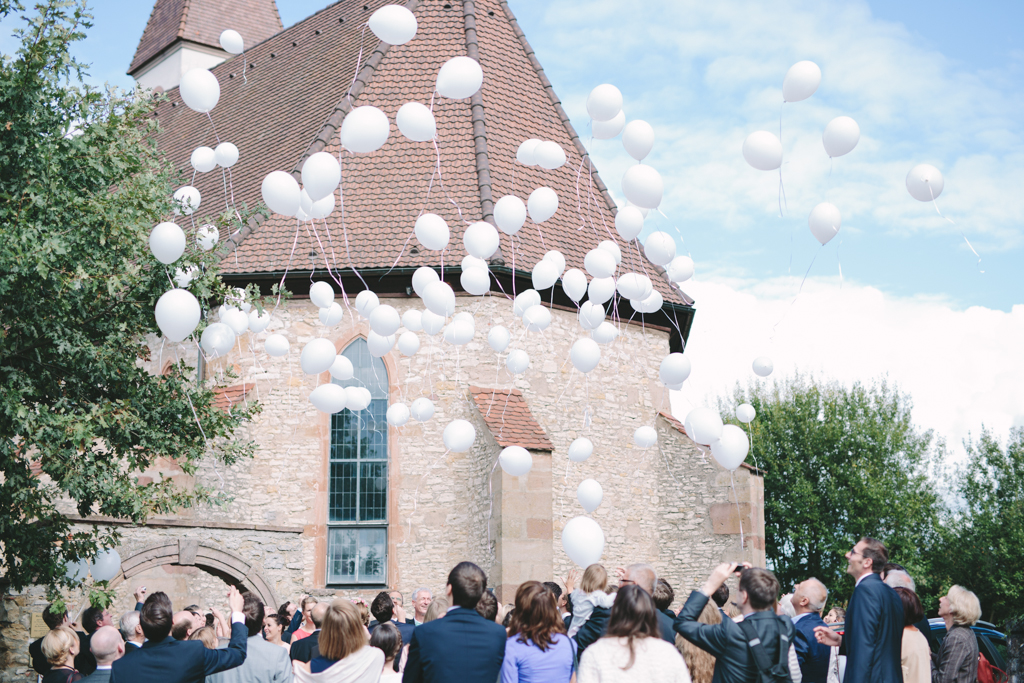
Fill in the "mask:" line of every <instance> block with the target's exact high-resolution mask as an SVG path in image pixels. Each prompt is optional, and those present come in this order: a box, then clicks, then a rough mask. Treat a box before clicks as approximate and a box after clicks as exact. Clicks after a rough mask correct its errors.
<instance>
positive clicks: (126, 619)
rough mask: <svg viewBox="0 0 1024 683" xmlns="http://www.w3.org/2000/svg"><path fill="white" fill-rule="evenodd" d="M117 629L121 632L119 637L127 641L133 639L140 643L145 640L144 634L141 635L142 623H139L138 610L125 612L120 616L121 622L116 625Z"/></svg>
mask: <svg viewBox="0 0 1024 683" xmlns="http://www.w3.org/2000/svg"><path fill="white" fill-rule="evenodd" d="M117 629H118V630H119V631H120V632H121V638H122V639H124V641H125V642H126V643H127V642H128V641H133V642H136V643H141V642H142V641H143V640H145V636H144V635H142V625H141V624H140V623H139V612H137V611H134V612H125V613H124V615H122V616H121V622H120V623H119V624H118V625H117Z"/></svg>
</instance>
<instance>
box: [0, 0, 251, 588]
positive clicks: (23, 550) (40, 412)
mask: <svg viewBox="0 0 1024 683" xmlns="http://www.w3.org/2000/svg"><path fill="white" fill-rule="evenodd" d="M12 9H14V10H20V9H21V8H20V7H19V6H17V5H16V4H15V5H14V7H13V8H12V5H11V3H10V2H6V1H4V0H0V12H3V13H6V12H7V11H10V10H12ZM24 19H25V27H24V29H23V30H21V31H19V33H18V36H19V38H20V41H21V47H20V49H19V50H18V51H17V53H16V54H15V55H5V56H4V57H3V63H2V65H0V472H2V477H0V539H2V546H3V554H2V560H0V570H2V574H3V578H4V580H5V581H6V582H7V583H8V584H9V585H10V586H11V587H12V588H14V589H19V588H21V587H24V586H25V585H27V584H30V583H39V584H45V585H49V586H51V588H52V587H56V586H58V585H61V584H64V585H67V584H68V581H67V579H66V578H65V576H64V574H65V569H64V568H65V564H66V563H67V562H68V561H74V560H78V559H81V558H87V559H88V558H90V557H91V556H92V555H93V554H94V553H95V552H96V550H97V548H98V547H107V546H111V545H113V544H115V543H116V541H117V534H116V532H115V531H113V530H111V529H110V528H105V529H99V528H97V527H92V528H91V529H88V528H83V527H81V526H73V525H72V524H71V523H70V522H69V520H68V519H67V517H66V516H65V515H64V514H63V513H62V511H61V510H62V509H64V510H68V509H74V510H75V511H76V512H77V513H78V514H79V515H83V516H84V515H89V514H99V515H107V516H111V517H116V518H121V519H129V520H133V521H135V522H143V521H144V520H145V519H146V518H147V516H148V515H151V514H153V513H162V512H170V511H173V510H176V509H178V508H180V507H183V506H189V505H194V504H197V503H200V502H207V501H211V500H212V499H214V498H215V491H213V490H211V489H208V488H205V487H203V486H197V487H196V488H195V489H193V490H184V489H182V488H179V487H176V486H175V484H174V483H173V482H171V481H170V480H162V479H157V480H156V481H152V482H149V483H140V482H139V475H140V474H141V473H142V472H144V471H146V470H147V468H149V467H151V465H153V463H154V461H155V460H156V459H157V458H158V457H165V458H171V459H173V460H174V461H175V462H176V463H177V464H178V465H179V466H180V467H181V468H182V469H183V470H184V471H185V472H186V473H188V474H192V473H194V472H195V471H196V467H197V465H198V464H199V463H200V461H201V460H202V459H203V458H207V457H209V458H215V459H217V460H218V461H220V462H223V463H231V462H233V461H235V460H236V459H238V458H241V457H246V456H248V455H249V454H251V451H252V445H251V444H250V443H247V442H240V441H238V440H234V439H232V438H231V437H232V435H233V433H234V432H235V430H236V428H237V427H238V425H239V424H240V423H241V422H242V421H244V420H246V419H247V418H249V417H250V416H251V413H252V411H253V410H256V409H258V406H256V405H255V404H249V406H248V408H246V407H236V408H234V409H233V410H232V411H231V412H224V411H222V410H219V409H217V408H215V407H214V405H213V398H214V394H213V392H212V390H211V387H210V386H208V385H197V384H196V378H195V373H194V371H191V370H190V369H189V368H188V367H187V366H186V365H185V364H184V361H182V362H179V363H178V365H177V366H175V367H174V368H173V369H172V371H171V372H170V373H169V374H167V375H165V376H155V375H151V374H149V373H148V372H147V371H146V370H145V369H144V368H143V365H142V361H144V360H146V359H148V358H149V354H150V347H149V346H148V345H147V343H146V338H147V335H153V334H155V333H157V331H158V330H157V328H156V322H155V319H154V315H153V309H154V306H155V304H156V301H157V299H158V297H159V296H160V295H161V294H162V293H163V292H165V291H166V290H167V289H169V288H170V287H171V286H173V285H172V284H171V282H170V278H171V276H172V275H173V272H171V271H169V270H168V268H167V267H166V266H164V265H162V264H160V263H159V262H158V261H156V260H155V259H154V257H153V256H152V254H151V253H150V251H149V248H148V234H149V231H150V230H151V229H152V227H153V226H154V225H155V224H156V223H158V222H160V221H162V220H171V219H172V218H173V216H172V207H171V202H170V197H171V191H172V187H173V186H172V181H175V180H177V179H176V178H175V177H174V176H173V174H172V173H171V172H170V170H169V166H168V165H167V164H166V163H165V162H164V161H163V160H162V158H161V156H160V155H159V153H158V151H157V150H156V148H155V146H154V144H153V142H152V138H153V132H154V131H155V126H156V123H155V119H154V116H153V110H154V106H155V104H154V101H153V100H152V99H151V98H150V97H148V96H145V95H139V94H137V93H132V94H128V95H125V94H121V93H117V92H113V91H111V92H97V91H95V90H92V89H89V88H87V87H84V86H81V85H80V84H79V83H80V80H81V73H82V65H80V64H78V63H77V62H75V60H74V59H73V58H72V57H71V54H70V46H71V44H72V43H73V41H75V40H79V39H81V38H82V37H83V32H84V29H85V28H87V27H88V21H89V16H88V14H87V13H86V12H85V7H84V4H83V5H79V4H75V3H71V2H68V1H67V0H49V1H48V2H44V3H41V4H40V5H38V6H37V7H36V13H35V14H33V15H32V16H29V17H25V18H24ZM233 215H235V216H236V217H237V219H239V220H240V219H241V215H240V214H233ZM178 220H179V221H180V220H181V217H179V219H178ZM207 220H209V219H207ZM228 220H231V218H230V216H229V215H227V214H226V215H225V216H221V217H218V218H214V219H213V222H215V224H216V223H217V222H218V221H219V222H221V223H223V222H224V221H228ZM184 227H185V229H186V234H188V235H189V236H190V237H191V236H192V234H193V232H192V231H193V230H194V225H186V226H184ZM236 227H237V226H236ZM189 241H190V243H194V240H192V239H190V240H189ZM216 260H217V256H215V255H213V254H203V253H202V252H196V250H195V249H194V247H192V248H190V249H189V250H188V251H187V253H186V255H185V256H184V257H183V258H182V259H181V260H179V262H178V263H176V264H175V266H182V267H187V266H188V265H194V266H195V267H196V268H198V269H199V270H200V271H201V272H200V273H199V274H198V276H197V278H196V279H195V280H194V281H193V283H192V284H191V285H190V286H189V288H190V289H191V291H192V292H193V293H194V294H195V295H196V296H197V297H198V298H199V299H200V301H203V302H204V305H207V304H210V303H220V302H222V301H223V300H224V297H225V296H226V295H227V294H228V293H229V292H228V289H227V288H226V287H225V285H224V284H223V282H222V281H221V280H220V279H219V277H218V275H217V268H216ZM150 338H151V339H152V337H150ZM158 343H159V342H158ZM193 357H194V356H193ZM33 467H35V468H36V469H37V470H39V471H41V475H37V474H36V473H34V472H33Z"/></svg>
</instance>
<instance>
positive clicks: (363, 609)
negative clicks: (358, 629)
mask: <svg viewBox="0 0 1024 683" xmlns="http://www.w3.org/2000/svg"><path fill="white" fill-rule="evenodd" d="M352 604H353V605H355V606H356V611H358V612H359V619H360V620H361V621H362V622H363V626H366V627H369V625H370V608H369V606H368V605H367V604H366V601H365V600H363V599H362V598H352Z"/></svg>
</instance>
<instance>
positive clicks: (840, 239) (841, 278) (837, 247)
mask: <svg viewBox="0 0 1024 683" xmlns="http://www.w3.org/2000/svg"><path fill="white" fill-rule="evenodd" d="M842 246H843V239H842V238H841V237H840V238H839V244H838V245H836V263H838V264H839V289H840V290H841V289H842V288H843V262H842V261H841V260H839V249H840V248H841V247H842Z"/></svg>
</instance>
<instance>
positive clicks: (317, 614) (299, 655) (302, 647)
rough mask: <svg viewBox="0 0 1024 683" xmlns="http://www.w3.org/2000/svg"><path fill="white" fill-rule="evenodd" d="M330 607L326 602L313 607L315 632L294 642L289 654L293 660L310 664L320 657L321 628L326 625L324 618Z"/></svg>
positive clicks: (312, 615) (310, 613) (312, 617)
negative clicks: (318, 646) (318, 645)
mask: <svg viewBox="0 0 1024 683" xmlns="http://www.w3.org/2000/svg"><path fill="white" fill-rule="evenodd" d="M330 606H331V604H330V603H329V602H326V601H325V602H318V603H316V604H315V605H313V609H312V610H310V612H309V618H310V619H312V620H313V626H314V627H315V630H314V631H313V632H312V633H310V634H309V635H308V636H306V637H305V638H302V639H301V640H296V641H293V642H292V646H291V648H290V649H289V650H288V654H289V656H291V658H292V659H293V660H298V661H300V662H310V661H312V660H313V658H314V657H317V656H319V655H320V650H319V649H318V648H317V644H318V643H319V642H320V627H321V626H322V625H323V623H324V617H325V616H326V615H327V608H328V607H330Z"/></svg>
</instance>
